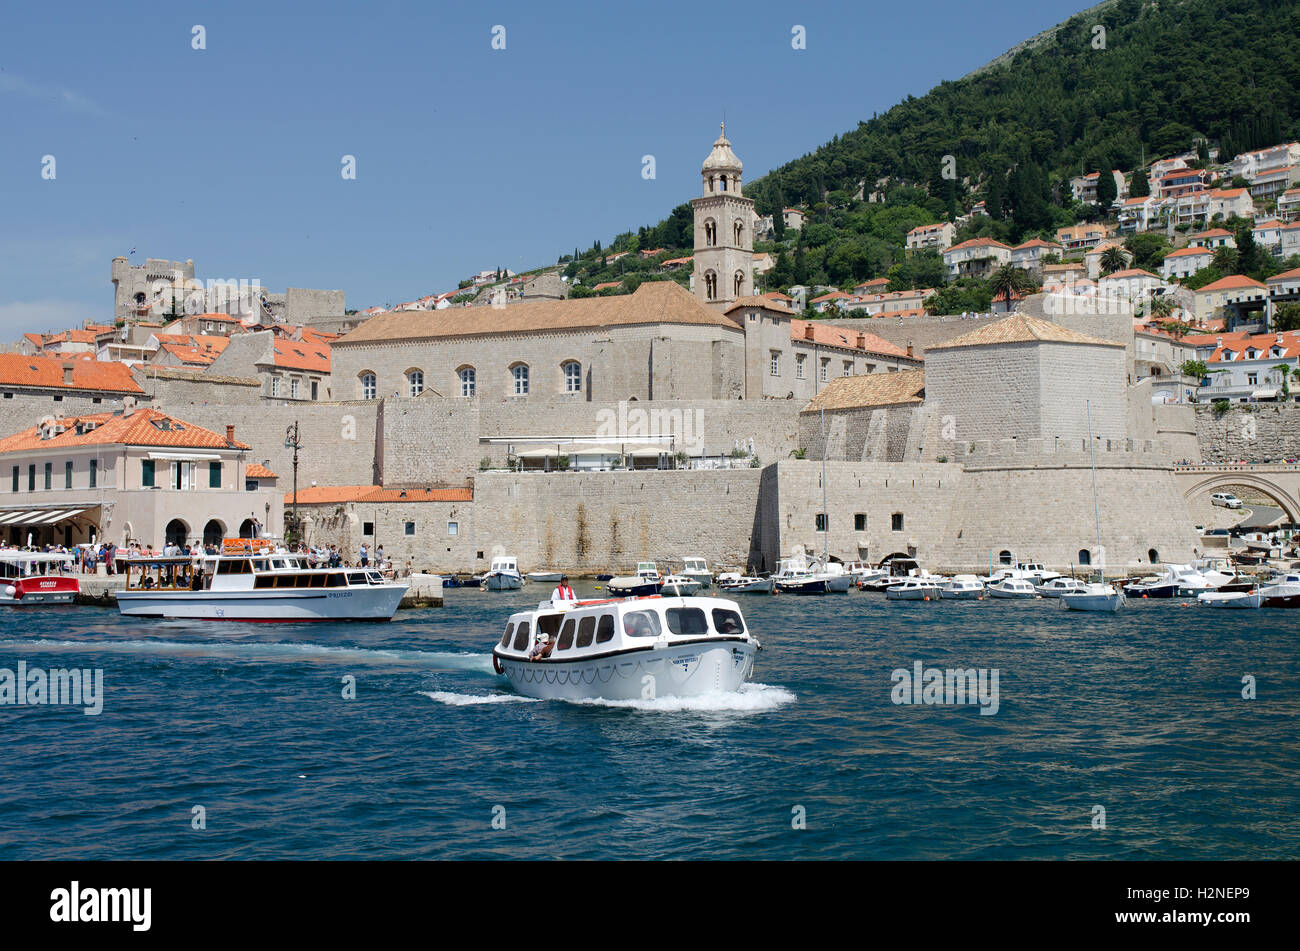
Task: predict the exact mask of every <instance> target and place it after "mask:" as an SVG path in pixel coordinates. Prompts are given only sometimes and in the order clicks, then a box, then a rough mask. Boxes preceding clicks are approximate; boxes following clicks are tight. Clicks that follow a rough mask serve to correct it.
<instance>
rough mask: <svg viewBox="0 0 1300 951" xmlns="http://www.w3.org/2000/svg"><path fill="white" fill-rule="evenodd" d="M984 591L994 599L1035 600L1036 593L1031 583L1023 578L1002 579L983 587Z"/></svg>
mask: <svg viewBox="0 0 1300 951" xmlns="http://www.w3.org/2000/svg"><path fill="white" fill-rule="evenodd" d="M984 590H985V591H987V592H988V593H989V594H990V595H991V596H993V597H995V598H1025V599H1028V598H1036V597H1038V592H1037V591H1036V590H1034V585H1033V583H1032V582H1030V581H1027V580H1025V579H1024V578H1003V579H1002V580H1000V581H996V582H994V583H993V584H989V585H985V586H984Z"/></svg>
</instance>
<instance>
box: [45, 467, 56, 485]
mask: <svg viewBox="0 0 1300 951" xmlns="http://www.w3.org/2000/svg"><path fill="white" fill-rule="evenodd" d="M45 488H47V489H52V488H54V463H52V462H47V463H45Z"/></svg>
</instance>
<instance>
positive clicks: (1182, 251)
mask: <svg viewBox="0 0 1300 951" xmlns="http://www.w3.org/2000/svg"><path fill="white" fill-rule="evenodd" d="M1190 257H1197V258H1199V257H1206V258H1208V257H1213V255H1212V254H1211V253H1210V249H1209V248H1179V249H1178V250H1177V251H1170V252H1169V253H1168V254H1166V255H1165V260H1166V261H1168V260H1169V259H1170V258H1190Z"/></svg>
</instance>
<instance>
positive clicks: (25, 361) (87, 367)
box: [0, 353, 144, 393]
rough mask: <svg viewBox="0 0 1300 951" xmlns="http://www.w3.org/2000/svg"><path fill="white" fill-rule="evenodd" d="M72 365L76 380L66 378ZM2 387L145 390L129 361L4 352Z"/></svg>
mask: <svg viewBox="0 0 1300 951" xmlns="http://www.w3.org/2000/svg"><path fill="white" fill-rule="evenodd" d="M67 366H71V367H72V382H71V383H65V382H64V381H63V377H64V373H63V370H64V368H65V367H67ZM0 386H31V387H40V388H42V389H47V388H48V389H59V390H93V391H95V392H105V393H143V392H144V390H142V389H140V384H138V383H136V382H135V378H134V377H132V376H131V368H130V367H128V366H127V365H126V364H125V363H117V362H113V361H108V360H96V359H95V358H94V355H93V354H89V353H87V354H84V355H82V356H81V357H78V358H77V359H74V360H64V359H60V358H58V357H35V356H34V357H25V356H22V355H21V354H16V353H0Z"/></svg>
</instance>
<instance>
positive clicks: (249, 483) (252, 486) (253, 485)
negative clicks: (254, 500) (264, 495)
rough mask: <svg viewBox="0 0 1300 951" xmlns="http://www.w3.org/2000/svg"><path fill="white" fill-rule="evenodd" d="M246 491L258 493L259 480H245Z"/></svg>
mask: <svg viewBox="0 0 1300 951" xmlns="http://www.w3.org/2000/svg"><path fill="white" fill-rule="evenodd" d="M244 491H245V492H256V491H257V480H256V479H245V480H244Z"/></svg>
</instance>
